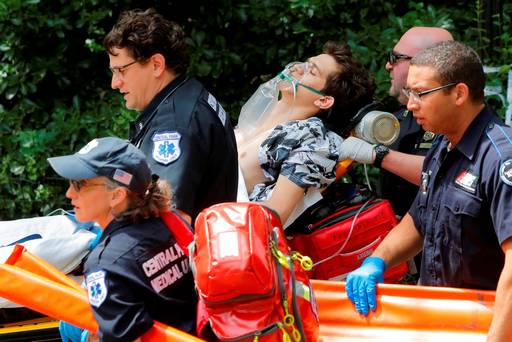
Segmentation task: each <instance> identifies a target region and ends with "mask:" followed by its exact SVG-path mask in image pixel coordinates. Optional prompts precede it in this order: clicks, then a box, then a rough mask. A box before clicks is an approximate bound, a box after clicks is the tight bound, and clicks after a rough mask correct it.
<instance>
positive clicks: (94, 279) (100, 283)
mask: <svg viewBox="0 0 512 342" xmlns="http://www.w3.org/2000/svg"><path fill="white" fill-rule="evenodd" d="M105 275H106V273H105V271H98V272H94V273H91V274H88V275H87V277H86V279H85V283H86V284H87V293H88V294H89V303H90V304H91V305H92V306H94V307H97V308H99V307H100V305H101V304H102V303H103V302H104V301H105V298H107V286H106V285H105Z"/></svg>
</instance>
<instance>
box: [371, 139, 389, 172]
mask: <svg viewBox="0 0 512 342" xmlns="http://www.w3.org/2000/svg"><path fill="white" fill-rule="evenodd" d="M373 150H374V151H375V161H374V162H373V165H374V166H376V167H378V168H380V165H381V164H382V159H384V157H385V156H386V154H388V153H389V148H388V147H387V146H384V145H382V144H379V145H375V147H374V148H373Z"/></svg>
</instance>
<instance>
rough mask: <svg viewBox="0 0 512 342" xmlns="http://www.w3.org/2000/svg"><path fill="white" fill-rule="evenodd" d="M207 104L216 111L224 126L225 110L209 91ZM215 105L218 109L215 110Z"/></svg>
mask: <svg viewBox="0 0 512 342" xmlns="http://www.w3.org/2000/svg"><path fill="white" fill-rule="evenodd" d="M208 104H209V105H210V107H212V109H213V111H214V112H215V113H217V116H218V117H219V119H220V122H222V125H223V126H225V125H226V111H225V110H224V108H222V105H221V104H220V102H218V101H217V99H216V98H215V96H213V95H212V94H210V93H208ZM217 107H218V110H217Z"/></svg>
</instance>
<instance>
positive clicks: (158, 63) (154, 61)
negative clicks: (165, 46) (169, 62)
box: [149, 53, 166, 76]
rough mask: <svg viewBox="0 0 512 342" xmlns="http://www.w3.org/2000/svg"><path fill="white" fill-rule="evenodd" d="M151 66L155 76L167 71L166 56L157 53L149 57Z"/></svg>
mask: <svg viewBox="0 0 512 342" xmlns="http://www.w3.org/2000/svg"><path fill="white" fill-rule="evenodd" d="M149 63H151V68H152V70H153V73H154V75H155V76H160V75H161V74H162V73H163V72H164V71H165V68H166V66H165V57H164V55H162V54H161V53H155V54H154V55H153V56H151V57H150V58H149Z"/></svg>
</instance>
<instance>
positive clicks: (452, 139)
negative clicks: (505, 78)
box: [346, 42, 512, 341]
mask: <svg viewBox="0 0 512 342" xmlns="http://www.w3.org/2000/svg"><path fill="white" fill-rule="evenodd" d="M484 86H485V74H484V72H483V67H482V63H481V61H480V59H479V57H478V55H477V54H476V53H475V52H474V51H473V50H472V49H471V48H469V47H467V46H466V45H464V44H462V43H459V42H443V43H440V44H437V45H435V46H433V47H431V48H428V49H425V50H422V51H421V52H419V53H418V54H417V55H416V56H415V57H414V58H413V59H412V60H411V66H410V68H409V75H408V78H407V88H404V90H403V91H404V94H405V95H406V96H407V97H408V99H409V101H408V103H407V108H408V109H409V110H410V111H412V113H413V115H414V117H415V118H416V120H417V122H418V123H419V124H420V125H421V126H422V127H423V129H424V130H426V131H432V132H435V133H436V134H442V135H443V136H442V137H439V138H438V139H436V142H435V144H434V145H435V146H433V148H432V149H431V150H430V152H429V153H428V154H427V156H426V158H425V161H424V164H423V169H422V172H421V182H420V190H419V192H418V194H417V196H416V199H415V201H414V203H413V205H412V206H411V209H410V210H409V212H408V213H407V214H406V215H405V216H404V218H403V219H402V221H401V222H400V223H399V224H398V225H397V226H396V227H395V228H394V229H393V230H392V231H391V232H390V233H389V234H388V235H387V236H386V238H385V239H384V241H383V242H382V243H381V244H380V245H379V246H378V247H377V249H376V250H375V252H374V253H373V254H372V256H370V257H369V258H367V259H366V260H365V261H364V262H363V265H362V266H361V267H360V268H358V269H356V270H355V271H353V272H352V273H350V274H349V275H348V277H347V284H346V289H347V294H348V296H349V298H350V299H351V300H352V302H353V303H354V304H355V306H356V309H357V310H358V311H359V312H360V313H362V314H364V315H366V314H368V308H369V307H370V308H371V309H372V310H375V309H376V299H375V295H376V283H378V282H382V274H383V272H384V270H385V269H386V268H390V267H393V266H394V265H397V264H398V263H400V262H403V261H405V260H408V259H410V258H411V257H413V256H414V255H416V254H417V253H418V252H419V251H421V250H423V259H422V265H421V274H420V283H421V285H431V286H452V287H464V288H477V289H490V290H496V302H495V307H494V316H493V320H492V323H491V327H490V330H489V335H488V340H489V341H510V340H512V325H511V324H510V322H511V321H512V305H510V303H511V300H512V210H510V208H511V205H512V204H511V203H512V129H511V128H509V127H507V126H505V124H504V123H503V122H502V121H501V120H500V119H499V118H498V117H497V116H496V115H495V114H494V113H493V112H492V110H491V109H490V108H488V107H487V106H486V105H485V103H484V101H483V100H484Z"/></svg>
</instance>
